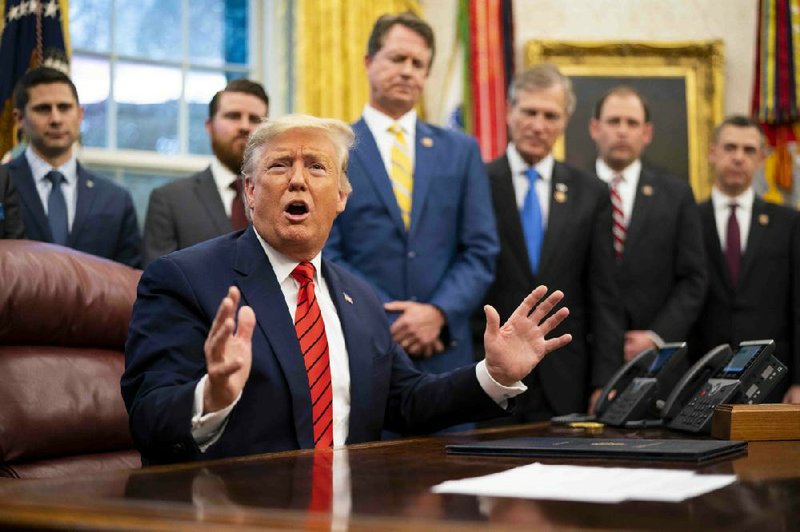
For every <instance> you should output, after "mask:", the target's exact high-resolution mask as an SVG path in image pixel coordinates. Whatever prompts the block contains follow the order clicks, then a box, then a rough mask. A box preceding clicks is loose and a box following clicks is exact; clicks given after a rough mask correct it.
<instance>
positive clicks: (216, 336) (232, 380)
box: [203, 286, 256, 414]
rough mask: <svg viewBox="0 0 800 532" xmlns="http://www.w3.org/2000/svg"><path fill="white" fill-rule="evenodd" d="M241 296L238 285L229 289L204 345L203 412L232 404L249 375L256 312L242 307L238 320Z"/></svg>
mask: <svg viewBox="0 0 800 532" xmlns="http://www.w3.org/2000/svg"><path fill="white" fill-rule="evenodd" d="M240 299H241V294H240V293H239V289H238V288H236V287H235V286H231V287H230V288H228V295H227V296H225V298H224V299H223V300H222V303H220V305H219V309H218V310H217V315H216V316H215V317H214V322H213V323H212V324H211V329H210V330H209V331H208V336H207V337H206V342H205V345H204V346H203V350H204V351H205V355H206V368H207V370H208V382H207V383H206V387H205V393H204V395H203V413H204V414H209V413H211V412H216V411H217V410H222V409H223V408H225V407H226V406H228V405H230V404H231V403H233V401H234V400H235V399H236V398H237V397H238V396H239V394H240V393H241V391H242V389H243V388H244V384H245V382H247V378H248V377H249V376H250V366H251V364H252V361H253V350H252V338H253V328H254V327H255V324H256V315H255V313H254V312H253V309H252V308H250V307H242V308H240V309H239V312H238V319H235V318H237V312H236V309H237V308H238V306H239V300H240ZM237 321H238V326H237Z"/></svg>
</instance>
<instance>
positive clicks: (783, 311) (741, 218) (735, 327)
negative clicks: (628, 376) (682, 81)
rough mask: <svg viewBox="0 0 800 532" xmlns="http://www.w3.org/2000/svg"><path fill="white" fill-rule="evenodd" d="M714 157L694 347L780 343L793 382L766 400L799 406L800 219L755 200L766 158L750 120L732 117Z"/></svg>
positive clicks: (778, 352)
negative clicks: (703, 290) (705, 277)
mask: <svg viewBox="0 0 800 532" xmlns="http://www.w3.org/2000/svg"><path fill="white" fill-rule="evenodd" d="M708 158H709V161H710V162H711V167H712V169H713V171H714V176H715V179H714V187H713V188H712V190H711V199H710V200H708V201H706V202H704V203H702V204H701V205H700V216H701V221H702V224H703V239H704V242H705V248H706V268H707V270H708V273H709V283H710V284H709V290H708V294H707V296H706V299H705V304H704V307H703V310H702V311H701V314H700V317H699V318H698V320H697V323H696V325H695V328H694V331H693V334H692V337H691V338H690V341H689V347H690V349H691V350H692V352H693V354H694V356H695V357H699V356H700V355H702V354H703V353H705V352H706V351H708V350H709V349H711V348H712V347H714V346H716V345H718V344H721V343H728V344H731V345H732V346H733V347H736V345H737V344H738V343H739V342H742V341H745V340H758V339H762V338H763V339H773V340H775V344H776V349H775V356H776V357H778V358H779V359H780V360H781V361H782V362H783V363H784V364H786V365H787V366H788V368H789V378H788V379H786V380H784V381H783V383H782V385H781V386H779V387H778V389H776V390H775V391H774V392H773V393H772V394H771V395H770V396H768V397H767V398H766V401H765V402H767V403H769V402H780V401H783V402H785V403H800V214H799V213H798V212H797V211H794V210H792V209H789V208H786V207H781V206H779V205H773V204H771V203H767V202H765V201H764V200H763V199H761V198H759V197H757V196H756V195H755V194H754V192H753V189H752V188H751V186H752V183H753V177H754V176H755V174H756V172H757V171H758V170H759V168H760V167H761V165H762V163H763V162H764V158H765V152H764V137H763V135H762V133H761V130H760V128H759V126H758V123H756V122H754V121H753V120H751V119H750V118H747V117H745V116H731V117H729V118H726V119H725V120H724V121H723V122H722V124H720V125H719V126H718V127H717V128H716V130H715V131H714V136H713V139H712V143H711V147H710V150H709V155H708Z"/></svg>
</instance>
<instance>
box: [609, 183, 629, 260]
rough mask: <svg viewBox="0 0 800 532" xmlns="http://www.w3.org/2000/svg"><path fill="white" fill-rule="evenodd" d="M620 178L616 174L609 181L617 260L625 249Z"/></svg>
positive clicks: (625, 227)
mask: <svg viewBox="0 0 800 532" xmlns="http://www.w3.org/2000/svg"><path fill="white" fill-rule="evenodd" d="M620 182H622V176H621V175H620V174H617V175H615V176H614V178H613V179H611V217H612V219H613V225H612V229H611V232H612V235H613V237H614V253H615V254H616V255H617V259H621V258H622V251H623V249H624V247H625V232H626V231H627V226H626V225H625V211H624V210H623V209H622V196H621V195H620V193H619V184H620Z"/></svg>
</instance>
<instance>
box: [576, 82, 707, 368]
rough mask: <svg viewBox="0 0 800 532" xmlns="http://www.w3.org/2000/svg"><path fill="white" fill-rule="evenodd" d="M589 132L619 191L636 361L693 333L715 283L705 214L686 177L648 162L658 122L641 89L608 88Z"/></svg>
mask: <svg viewBox="0 0 800 532" xmlns="http://www.w3.org/2000/svg"><path fill="white" fill-rule="evenodd" d="M589 133H590V134H591V136H592V139H593V140H594V142H595V145H596V146H597V162H596V163H595V168H594V170H595V172H596V173H597V176H598V177H600V179H602V180H603V181H605V182H606V183H608V186H609V191H610V195H611V207H612V217H613V223H614V228H613V238H614V251H615V254H616V256H617V280H618V283H619V287H620V296H621V297H622V304H623V308H624V312H625V360H630V359H632V358H633V357H634V356H636V355H637V354H639V353H641V352H642V351H644V350H646V349H650V348H653V347H661V346H662V345H664V342H665V341H667V342H676V341H685V340H687V338H688V335H689V331H690V330H691V328H692V325H693V324H694V321H695V319H697V315H698V313H699V312H700V307H701V305H702V303H703V297H704V296H705V292H706V288H707V286H708V280H707V275H706V271H705V263H704V260H703V240H702V235H701V231H700V214H699V212H698V210H697V205H696V204H695V201H694V196H693V195H692V190H691V188H690V187H689V185H688V184H687V183H686V182H685V181H681V180H680V179H677V178H675V177H673V176H671V175H668V174H665V173H663V172H660V171H657V170H655V169H653V168H649V167H647V166H644V165H643V164H642V161H641V159H640V158H641V155H642V152H643V151H644V149H645V148H646V147H647V145H648V144H650V141H651V139H652V137H653V125H652V123H651V122H650V113H649V111H648V108H647V102H646V101H645V100H644V99H643V98H642V96H641V95H640V94H639V93H638V92H637V91H636V90H635V89H633V88H632V87H626V86H619V87H615V88H613V89H611V90H610V91H608V92H607V93H606V94H605V95H604V96H603V97H602V98H601V99H600V101H599V102H598V103H597V105H596V106H595V108H594V117H593V118H592V119H591V122H590V123H589Z"/></svg>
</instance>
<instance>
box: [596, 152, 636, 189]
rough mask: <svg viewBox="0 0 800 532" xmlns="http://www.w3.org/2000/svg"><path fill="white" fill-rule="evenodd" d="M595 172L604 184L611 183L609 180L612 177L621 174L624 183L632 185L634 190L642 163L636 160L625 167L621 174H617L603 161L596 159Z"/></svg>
mask: <svg viewBox="0 0 800 532" xmlns="http://www.w3.org/2000/svg"><path fill="white" fill-rule="evenodd" d="M595 171H596V172H597V177H599V178H600V179H602V180H603V181H605V182H606V183H611V180H612V179H614V176H615V175H617V174H618V173H619V174H622V178H623V180H624V181H625V182H626V183H630V184H632V185H634V188H635V185H636V184H637V182H638V181H639V175H640V174H641V173H642V161H641V160H639V159H636V160H635V161H633V162H632V163H631V164H629V165H628V166H626V167H625V169H624V170H622V172H617V171H616V170H613V169H612V168H611V167H610V166H608V165H607V164H606V162H605V161H604V160H602V159H597V161H596V162H595Z"/></svg>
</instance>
